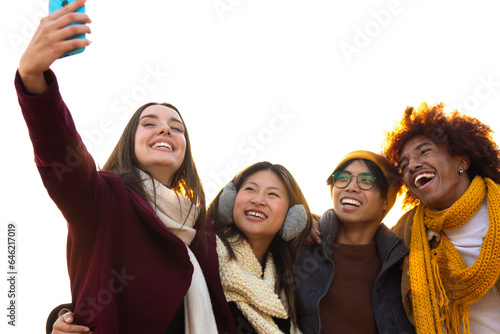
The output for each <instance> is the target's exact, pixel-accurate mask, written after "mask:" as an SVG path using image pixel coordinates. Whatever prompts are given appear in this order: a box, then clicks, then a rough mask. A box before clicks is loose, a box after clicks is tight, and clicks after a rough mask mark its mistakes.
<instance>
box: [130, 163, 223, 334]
mask: <svg viewBox="0 0 500 334" xmlns="http://www.w3.org/2000/svg"><path fill="white" fill-rule="evenodd" d="M139 172H140V174H141V179H142V181H143V185H144V188H145V189H146V191H147V192H148V194H149V195H150V196H151V198H155V196H156V205H155V204H154V203H149V204H150V205H151V207H152V208H153V210H155V213H156V215H157V216H158V217H159V218H160V220H161V221H162V222H163V224H165V226H166V227H167V228H168V229H169V230H170V231H171V232H172V233H174V234H175V235H177V236H178V237H179V238H180V239H181V240H182V241H183V242H184V244H185V245H186V249H187V252H188V254H189V259H190V260H191V263H192V264H193V268H194V271H193V277H192V279H191V286H190V287H189V290H188V292H187V294H186V296H185V297H184V311H185V312H184V314H185V318H184V322H185V333H186V334H206V333H217V325H216V322H215V317H214V313H213V310H212V303H211V301H210V294H209V292H208V287H207V283H206V281H205V276H204V275H203V272H202V270H201V267H200V265H199V263H198V260H197V259H196V257H195V255H194V253H193V252H192V251H191V249H190V248H189V247H188V246H189V245H190V244H191V242H192V241H193V239H194V237H195V235H196V230H195V229H194V228H193V226H194V223H195V222H196V218H197V217H198V213H199V208H198V207H196V206H192V203H191V201H190V200H188V199H187V198H186V197H184V196H182V195H181V194H179V193H176V192H175V191H173V190H171V189H169V188H168V187H165V186H164V185H163V184H161V183H160V182H158V181H157V180H154V185H153V182H152V181H151V178H150V177H149V175H147V174H146V173H144V172H143V171H139Z"/></svg>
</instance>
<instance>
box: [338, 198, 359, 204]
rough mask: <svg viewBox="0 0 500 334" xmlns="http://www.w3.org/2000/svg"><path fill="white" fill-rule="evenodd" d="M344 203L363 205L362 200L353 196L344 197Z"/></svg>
mask: <svg viewBox="0 0 500 334" xmlns="http://www.w3.org/2000/svg"><path fill="white" fill-rule="evenodd" d="M342 204H351V205H355V206H361V202H360V201H356V200H355V199H351V198H344V199H343V200H342Z"/></svg>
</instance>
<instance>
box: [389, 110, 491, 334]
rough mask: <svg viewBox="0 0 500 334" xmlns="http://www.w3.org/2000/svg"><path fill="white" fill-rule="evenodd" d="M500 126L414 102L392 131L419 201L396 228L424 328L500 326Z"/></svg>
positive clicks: (408, 291) (392, 143)
mask: <svg viewBox="0 0 500 334" xmlns="http://www.w3.org/2000/svg"><path fill="white" fill-rule="evenodd" d="M492 135H493V131H492V130H491V128H490V127H489V126H488V125H485V124H483V123H481V122H480V121H479V120H478V119H476V118H472V117H469V116H467V115H464V114H462V113H460V112H458V111H454V112H452V113H451V114H448V113H446V112H445V111H444V104H442V103H440V104H437V105H434V106H429V105H428V104H426V103H423V104H422V105H421V106H420V107H419V108H417V109H416V110H415V109H414V108H413V107H408V108H407V109H406V110H405V113H404V116H403V118H402V119H401V121H400V122H399V124H398V125H397V126H396V127H395V128H394V130H392V131H391V132H388V133H387V134H386V141H385V144H384V146H385V147H384V151H385V154H386V156H387V158H388V159H389V160H390V161H391V162H393V163H395V164H397V165H398V166H399V168H400V172H401V176H402V177H403V181H404V183H405V186H406V189H407V191H406V195H405V199H404V204H406V205H408V206H413V208H412V209H411V210H410V211H408V212H407V213H406V214H405V215H404V216H403V217H401V219H400V220H399V222H398V223H397V224H396V225H395V226H394V228H393V231H394V232H395V233H396V235H398V236H399V237H400V238H402V239H403V240H404V241H405V244H406V246H407V247H408V248H409V249H410V254H409V255H408V256H407V257H406V258H405V261H404V268H403V269H404V270H403V277H402V286H401V289H402V296H403V302H404V304H405V308H406V312H407V315H408V317H409V318H410V320H411V321H412V322H413V323H414V325H415V327H416V329H417V332H418V333H443V332H447V333H494V332H498V328H500V293H499V291H500V282H499V276H500V188H499V184H500V149H499V147H498V145H497V144H496V143H495V141H494V140H493V136H492Z"/></svg>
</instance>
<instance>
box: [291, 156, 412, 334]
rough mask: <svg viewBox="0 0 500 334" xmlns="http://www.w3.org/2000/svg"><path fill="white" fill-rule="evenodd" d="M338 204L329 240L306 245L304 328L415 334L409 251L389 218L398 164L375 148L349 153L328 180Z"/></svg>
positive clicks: (300, 288)
mask: <svg viewBox="0 0 500 334" xmlns="http://www.w3.org/2000/svg"><path fill="white" fill-rule="evenodd" d="M327 184H328V185H329V186H330V191H331V196H332V200H333V208H332V209H329V210H327V211H326V212H325V213H324V214H323V216H322V217H321V219H320V223H319V225H320V238H321V243H320V244H317V243H313V244H312V245H304V246H303V247H302V249H301V253H300V257H299V265H298V268H297V271H296V275H295V278H294V279H295V285H296V287H297V293H296V298H297V305H296V309H297V316H298V318H299V327H300V329H301V330H302V331H303V332H304V333H415V329H414V327H413V326H412V324H411V323H410V321H409V319H408V318H407V316H406V313H405V309H404V306H403V303H402V299H401V263H402V260H403V259H404V257H405V255H407V254H408V249H407V248H406V247H405V245H404V243H403V241H402V240H401V239H399V238H398V237H396V235H395V234H394V233H393V232H392V231H391V230H390V229H389V228H388V227H386V225H384V224H383V223H382V220H383V218H384V217H385V216H386V215H387V213H388V212H389V210H390V209H391V208H392V207H393V205H394V203H395V201H396V197H397V194H398V192H399V190H400V188H401V184H402V183H401V180H400V178H399V177H398V173H397V169H396V167H395V166H394V165H392V164H391V163H389V162H388V161H387V160H386V159H385V158H384V157H382V156H380V155H378V154H375V153H373V152H369V151H354V152H351V153H349V154H348V155H346V156H345V157H344V158H343V159H342V160H341V161H340V163H339V164H338V166H337V167H336V168H335V170H334V171H333V173H332V174H331V175H330V176H329V177H328V180H327Z"/></svg>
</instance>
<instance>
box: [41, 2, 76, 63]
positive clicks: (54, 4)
mask: <svg viewBox="0 0 500 334" xmlns="http://www.w3.org/2000/svg"><path fill="white" fill-rule="evenodd" d="M73 1H75V0H49V14H50V13H52V12H55V11H56V10H59V9H61V8H63V7H64V6H66V5H68V4H69V3H71V2H73ZM75 12H79V13H85V6H82V7H80V8H78V9H77V10H76V11H75ZM78 24H83V23H78ZM84 37H85V34H84V35H74V36H71V37H70V38H69V39H72V38H84ZM83 50H85V48H80V49H74V50H71V51H68V52H66V53H65V54H63V55H62V56H61V58H64V57H67V56H71V55H74V54H77V53H81V52H83Z"/></svg>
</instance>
